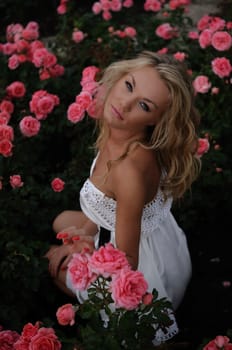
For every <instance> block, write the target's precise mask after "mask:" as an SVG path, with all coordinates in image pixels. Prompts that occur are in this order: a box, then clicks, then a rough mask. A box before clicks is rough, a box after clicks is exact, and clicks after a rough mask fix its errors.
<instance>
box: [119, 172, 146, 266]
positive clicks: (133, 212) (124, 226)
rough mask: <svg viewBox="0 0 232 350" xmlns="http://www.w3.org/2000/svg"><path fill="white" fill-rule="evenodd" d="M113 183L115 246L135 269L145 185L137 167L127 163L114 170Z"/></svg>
mask: <svg viewBox="0 0 232 350" xmlns="http://www.w3.org/2000/svg"><path fill="white" fill-rule="evenodd" d="M122 174H123V176H122ZM114 183H115V186H114V193H115V197H116V201H117V211H116V228H115V235H116V246H117V248H118V249H120V250H122V251H124V252H125V253H126V256H127V258H128V261H129V263H130V265H131V266H132V268H133V269H137V267H138V262H139V242H140V232H141V218H142V213H143V207H144V204H145V198H146V193H147V192H146V191H147V189H146V185H145V182H144V178H143V176H142V174H141V173H140V172H139V171H138V169H137V167H134V166H131V167H128V166H127V165H125V166H124V165H122V166H120V167H118V170H116V171H115V173H114Z"/></svg>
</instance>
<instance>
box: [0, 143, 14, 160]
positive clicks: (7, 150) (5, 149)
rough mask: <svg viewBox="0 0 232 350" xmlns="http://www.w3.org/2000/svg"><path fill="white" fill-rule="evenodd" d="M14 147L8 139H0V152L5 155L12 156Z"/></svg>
mask: <svg viewBox="0 0 232 350" xmlns="http://www.w3.org/2000/svg"><path fill="white" fill-rule="evenodd" d="M12 148H13V145H12V143H11V142H10V141H9V140H7V139H3V140H0V154H2V155H3V157H10V156H12Z"/></svg>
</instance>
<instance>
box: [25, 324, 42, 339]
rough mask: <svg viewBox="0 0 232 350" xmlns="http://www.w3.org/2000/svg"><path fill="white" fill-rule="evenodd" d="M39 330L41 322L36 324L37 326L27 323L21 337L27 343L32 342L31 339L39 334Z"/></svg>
mask: <svg viewBox="0 0 232 350" xmlns="http://www.w3.org/2000/svg"><path fill="white" fill-rule="evenodd" d="M38 329H39V322H36V323H35V325H33V324H32V323H27V324H25V326H24V327H23V330H22V334H21V336H22V337H23V338H24V339H26V340H27V341H30V339H31V338H32V337H34V335H36V334H37V332H38Z"/></svg>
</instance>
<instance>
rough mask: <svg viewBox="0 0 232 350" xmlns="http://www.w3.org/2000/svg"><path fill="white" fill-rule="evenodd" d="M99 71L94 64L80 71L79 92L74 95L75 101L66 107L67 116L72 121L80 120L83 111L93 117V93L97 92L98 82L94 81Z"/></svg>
mask: <svg viewBox="0 0 232 350" xmlns="http://www.w3.org/2000/svg"><path fill="white" fill-rule="evenodd" d="M98 72H99V68H97V67H95V66H88V67H86V68H84V69H83V71H82V79H81V82H80V84H81V86H82V90H81V92H80V93H79V94H78V95H77V96H76V98H75V102H73V103H71V104H70V105H69V107H68V111H67V118H68V120H69V121H70V122H72V123H77V122H79V121H81V120H82V119H83V118H84V116H85V112H87V113H88V114H89V115H90V116H91V117H93V118H94V117H95V113H94V112H95V108H94V107H95V99H94V95H95V94H96V92H97V88H98V83H97V82H96V81H95V78H96V74H97V73H98Z"/></svg>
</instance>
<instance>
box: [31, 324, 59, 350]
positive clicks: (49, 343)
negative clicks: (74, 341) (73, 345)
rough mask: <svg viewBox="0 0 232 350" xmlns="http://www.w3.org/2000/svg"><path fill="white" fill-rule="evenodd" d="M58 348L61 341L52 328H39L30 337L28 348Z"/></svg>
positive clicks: (34, 349)
mask: <svg viewBox="0 0 232 350" xmlns="http://www.w3.org/2000/svg"><path fill="white" fill-rule="evenodd" d="M41 349H46V350H60V349H61V343H60V341H59V340H58V338H57V336H56V334H55V332H54V330H53V329H52V328H44V327H42V328H40V329H39V330H38V332H37V334H36V335H35V336H34V337H33V338H32V339H31V342H30V350H41Z"/></svg>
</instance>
